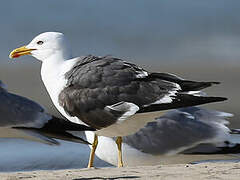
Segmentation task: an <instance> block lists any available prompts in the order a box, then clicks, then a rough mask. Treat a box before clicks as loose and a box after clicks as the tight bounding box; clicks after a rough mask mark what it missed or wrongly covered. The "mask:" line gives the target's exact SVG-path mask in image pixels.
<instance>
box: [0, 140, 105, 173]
mask: <svg viewBox="0 0 240 180" xmlns="http://www.w3.org/2000/svg"><path fill="white" fill-rule="evenodd" d="M60 143H61V145H60V146H54V145H53V146H51V145H46V144H41V143H38V142H31V141H26V140H22V139H7V138H6V139H1V140H0V147H1V148H0V172H8V171H31V170H47V169H52V170H56V169H69V168H86V167H87V164H88V156H89V148H88V146H87V145H82V144H78V143H71V142H66V141H60ZM94 164H95V165H96V166H97V167H104V166H109V164H107V163H105V162H103V161H101V160H99V159H98V158H97V157H96V159H95V163H94Z"/></svg>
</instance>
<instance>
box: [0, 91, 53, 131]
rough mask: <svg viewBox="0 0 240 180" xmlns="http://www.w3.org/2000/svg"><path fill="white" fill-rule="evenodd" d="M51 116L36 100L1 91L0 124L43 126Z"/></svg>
mask: <svg viewBox="0 0 240 180" xmlns="http://www.w3.org/2000/svg"><path fill="white" fill-rule="evenodd" d="M50 118H51V116H49V115H47V114H46V113H45V112H44V109H43V108H42V107H41V106H40V105H39V104H37V103H35V102H34V101H32V100H30V99H27V98H25V97H21V96H18V95H15V94H12V93H8V92H7V91H5V90H2V91H0V126H1V127H3V126H25V127H28V126H30V127H41V126H43V124H44V123H45V122H47V121H48V120H49V119H50Z"/></svg>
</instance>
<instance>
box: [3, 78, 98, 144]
mask: <svg viewBox="0 0 240 180" xmlns="http://www.w3.org/2000/svg"><path fill="white" fill-rule="evenodd" d="M68 130H71V131H84V130H94V129H92V128H90V127H87V126H84V125H80V124H75V123H71V122H70V121H66V120H64V119H60V118H57V117H54V116H52V115H50V114H48V113H47V112H46V111H45V110H44V108H43V107H42V106H40V105H39V104H37V103H36V102H34V101H32V100H29V99H27V98H25V97H22V96H18V95H15V94H12V93H9V92H8V91H7V89H6V85H5V84H3V83H2V82H1V81H0V137H1V138H3V137H4V138H23V139H27V140H32V141H40V142H43V143H47V144H59V143H58V141H56V140H55V138H56V139H61V140H68V141H72V142H78V143H85V144H87V143H88V142H86V141H85V140H83V139H82V138H80V137H76V136H73V135H72V134H70V133H68V132H67V131H68Z"/></svg>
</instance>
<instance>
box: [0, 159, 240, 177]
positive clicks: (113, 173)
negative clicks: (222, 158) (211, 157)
mask: <svg viewBox="0 0 240 180" xmlns="http://www.w3.org/2000/svg"><path fill="white" fill-rule="evenodd" d="M0 177H1V180H20V179H31V180H43V179H46V180H48V179H50V180H70V179H71V180H72V179H74V180H83V179H91V180H95V179H96V180H97V179H118V180H121V179H124V180H126V179H151V180H155V179H168V180H171V179H172V180H173V179H178V180H192V179H194V180H197V179H199V180H200V179H231V180H235V179H236V180H237V179H239V177H240V163H236V162H234V163H233V162H227V163H226V162H224V163H223V162H221V163H219V162H218V163H201V164H175V165H157V166H137V167H123V168H115V167H106V168H94V169H87V168H84V169H66V170H39V171H26V172H23V171H22V172H11V173H9V172H6V173H5V172H4V173H0Z"/></svg>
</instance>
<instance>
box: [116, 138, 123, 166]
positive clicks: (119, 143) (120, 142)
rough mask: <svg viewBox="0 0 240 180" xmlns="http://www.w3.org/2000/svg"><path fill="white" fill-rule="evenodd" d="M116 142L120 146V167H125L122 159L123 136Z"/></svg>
mask: <svg viewBox="0 0 240 180" xmlns="http://www.w3.org/2000/svg"><path fill="white" fill-rule="evenodd" d="M116 144H117V147H118V167H123V160H122V137H117V139H116Z"/></svg>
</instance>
